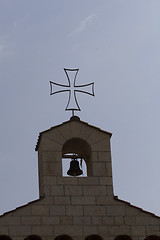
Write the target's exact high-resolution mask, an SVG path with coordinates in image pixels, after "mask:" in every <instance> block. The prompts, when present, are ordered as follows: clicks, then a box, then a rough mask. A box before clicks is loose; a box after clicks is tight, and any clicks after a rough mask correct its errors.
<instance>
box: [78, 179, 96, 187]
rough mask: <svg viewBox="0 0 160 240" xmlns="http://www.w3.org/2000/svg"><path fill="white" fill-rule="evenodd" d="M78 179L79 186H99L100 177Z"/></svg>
mask: <svg viewBox="0 0 160 240" xmlns="http://www.w3.org/2000/svg"><path fill="white" fill-rule="evenodd" d="M77 179H78V183H79V185H99V177H80V178H77Z"/></svg>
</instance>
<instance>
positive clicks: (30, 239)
mask: <svg viewBox="0 0 160 240" xmlns="http://www.w3.org/2000/svg"><path fill="white" fill-rule="evenodd" d="M24 240H42V238H41V237H40V236H38V235H35V234H32V235H29V236H27V237H26V238H25V239H24Z"/></svg>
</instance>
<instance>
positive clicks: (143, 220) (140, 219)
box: [136, 216, 149, 226]
mask: <svg viewBox="0 0 160 240" xmlns="http://www.w3.org/2000/svg"><path fill="white" fill-rule="evenodd" d="M136 225H139V226H143V225H144V226H145V225H149V217H141V216H137V217H136Z"/></svg>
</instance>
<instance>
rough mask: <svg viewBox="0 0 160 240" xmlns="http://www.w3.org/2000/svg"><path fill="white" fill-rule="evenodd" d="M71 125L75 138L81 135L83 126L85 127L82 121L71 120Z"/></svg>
mask: <svg viewBox="0 0 160 240" xmlns="http://www.w3.org/2000/svg"><path fill="white" fill-rule="evenodd" d="M69 127H70V131H71V135H72V137H73V138H76V137H79V136H80V135H81V128H83V125H82V124H81V123H80V122H76V121H74V122H71V123H69Z"/></svg>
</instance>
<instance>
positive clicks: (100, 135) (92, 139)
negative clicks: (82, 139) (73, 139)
mask: <svg viewBox="0 0 160 240" xmlns="http://www.w3.org/2000/svg"><path fill="white" fill-rule="evenodd" d="M104 139H107V140H109V139H110V137H109V136H108V135H107V134H106V133H104V132H100V131H98V130H95V129H94V131H92V134H90V135H89V137H88V138H87V141H88V142H89V143H90V144H96V143H97V142H100V141H103V140H104Z"/></svg>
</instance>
